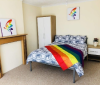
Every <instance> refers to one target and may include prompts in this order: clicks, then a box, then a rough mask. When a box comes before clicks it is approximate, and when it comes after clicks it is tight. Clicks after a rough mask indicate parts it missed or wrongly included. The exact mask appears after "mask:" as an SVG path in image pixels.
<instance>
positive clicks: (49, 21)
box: [36, 15, 56, 48]
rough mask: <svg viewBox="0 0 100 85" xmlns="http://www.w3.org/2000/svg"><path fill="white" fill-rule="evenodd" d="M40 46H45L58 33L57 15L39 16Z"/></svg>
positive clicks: (38, 34)
mask: <svg viewBox="0 0 100 85" xmlns="http://www.w3.org/2000/svg"><path fill="white" fill-rule="evenodd" d="M36 19H37V32H38V33H37V36H38V47H39V48H41V47H44V46H46V45H48V44H50V43H52V42H53V41H54V37H55V35H56V16H53V15H50V16H37V18H36Z"/></svg>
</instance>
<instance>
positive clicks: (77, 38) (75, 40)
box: [69, 35, 87, 44]
mask: <svg viewBox="0 0 100 85" xmlns="http://www.w3.org/2000/svg"><path fill="white" fill-rule="evenodd" d="M86 38H87V37H86V36H81V35H71V36H70V40H69V43H72V44H84V43H86Z"/></svg>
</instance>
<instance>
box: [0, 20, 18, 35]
mask: <svg viewBox="0 0 100 85" xmlns="http://www.w3.org/2000/svg"><path fill="white" fill-rule="evenodd" d="M0 29H1V34H2V37H4V36H11V35H17V32H16V26H15V20H14V19H0Z"/></svg>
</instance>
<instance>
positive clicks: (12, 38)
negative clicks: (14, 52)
mask: <svg viewBox="0 0 100 85" xmlns="http://www.w3.org/2000/svg"><path fill="white" fill-rule="evenodd" d="M26 35H27V34H21V35H14V36H7V37H0V45H2V44H6V43H11V42H15V41H21V42H22V60H23V64H26V56H27V51H26ZM2 76H3V74H2V65H1V55H0V78H1V77H2Z"/></svg>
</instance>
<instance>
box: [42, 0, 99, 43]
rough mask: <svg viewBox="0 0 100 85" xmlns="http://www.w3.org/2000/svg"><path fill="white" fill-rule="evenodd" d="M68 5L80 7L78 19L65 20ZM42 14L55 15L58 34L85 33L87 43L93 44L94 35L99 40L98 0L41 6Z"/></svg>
mask: <svg viewBox="0 0 100 85" xmlns="http://www.w3.org/2000/svg"><path fill="white" fill-rule="evenodd" d="M70 7H80V19H79V20H75V21H74V20H72V21H68V20H67V10H68V8H70ZM42 15H55V16H56V29H57V30H56V33H57V34H58V35H60V34H61V35H66V34H71V35H87V36H88V44H93V38H95V37H96V38H99V41H100V0H93V1H87V2H82V3H74V4H68V5H59V6H49V7H43V8H42ZM99 44H100V43H99Z"/></svg>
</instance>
